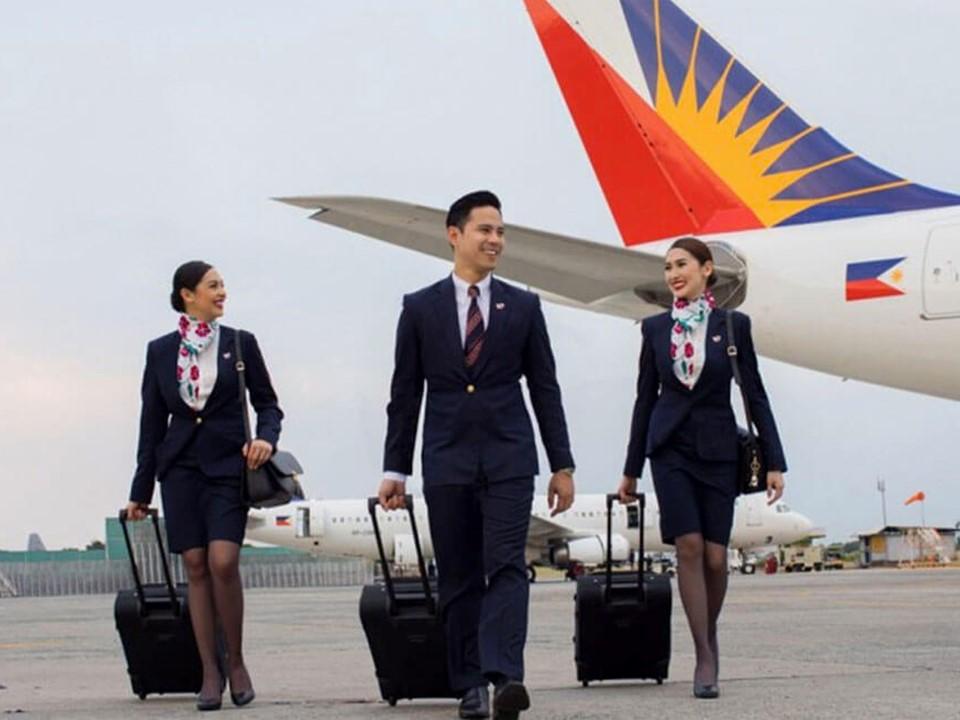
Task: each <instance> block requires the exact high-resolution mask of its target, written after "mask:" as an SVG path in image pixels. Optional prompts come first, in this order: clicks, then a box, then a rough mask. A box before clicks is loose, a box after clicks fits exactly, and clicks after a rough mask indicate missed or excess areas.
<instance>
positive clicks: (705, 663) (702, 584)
mask: <svg viewBox="0 0 960 720" xmlns="http://www.w3.org/2000/svg"><path fill="white" fill-rule="evenodd" d="M676 546H677V584H678V585H679V587H680V599H681V600H682V601H683V609H684V612H686V615H687V622H688V623H689V625H690V633H691V635H693V646H694V650H695V651H696V657H697V667H696V670H695V671H694V675H693V679H694V682H695V683H698V684H700V685H710V684H713V683H715V682H716V680H717V673H718V672H719V667H720V652H719V648H718V646H717V619H718V618H719V617H720V609H721V608H722V607H723V598H724V596H725V595H726V593H727V547H726V546H725V545H718V544H717V543H714V542H709V541H706V542H705V541H704V539H703V536H702V535H700V533H688V534H686V535H681V536H680V537H678V538H677V539H676Z"/></svg>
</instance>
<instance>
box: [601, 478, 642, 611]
mask: <svg viewBox="0 0 960 720" xmlns="http://www.w3.org/2000/svg"><path fill="white" fill-rule="evenodd" d="M633 497H634V498H636V499H637V500H638V501H639V502H640V513H639V515H640V516H639V517H638V518H637V525H639V526H640V545H638V546H637V587H638V589H639V591H640V602H645V601H646V599H647V598H646V595H647V589H646V588H645V587H644V585H643V564H644V557H643V553H644V547H643V539H644V538H643V516H644V511H645V510H646V508H647V496H646V495H644V494H643V493H633ZM619 499H620V495H618V494H617V493H609V494H608V495H607V562H606V576H607V577H606V595H607V597H610V589H611V588H612V587H613V504H614V503H615V502H617V501H618V500H619Z"/></svg>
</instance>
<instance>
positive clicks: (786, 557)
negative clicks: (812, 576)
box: [780, 545, 823, 572]
mask: <svg viewBox="0 0 960 720" xmlns="http://www.w3.org/2000/svg"><path fill="white" fill-rule="evenodd" d="M780 566H781V567H782V568H783V571H784V572H810V571H811V570H816V571H817V572H820V571H821V570H823V546H822V545H800V546H795V545H787V546H786V547H783V548H781V550H780Z"/></svg>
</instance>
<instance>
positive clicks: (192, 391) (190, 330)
mask: <svg viewBox="0 0 960 720" xmlns="http://www.w3.org/2000/svg"><path fill="white" fill-rule="evenodd" d="M218 330H219V326H218V325H217V321H216V320H213V321H211V322H209V323H206V322H200V321H199V320H196V319H194V318H192V317H190V316H189V315H181V316H180V327H179V331H180V352H179V353H177V383H178V385H179V387H180V397H181V398H183V401H184V402H185V403H186V404H187V405H189V406H190V407H192V408H193V409H194V410H200V409H201V407H202V405H201V402H200V364H199V362H198V358H199V355H200V353H202V352H203V351H204V350H205V349H206V348H207V347H208V346H209V345H210V343H211V342H213V340H214V339H215V338H216V337H217V331H218Z"/></svg>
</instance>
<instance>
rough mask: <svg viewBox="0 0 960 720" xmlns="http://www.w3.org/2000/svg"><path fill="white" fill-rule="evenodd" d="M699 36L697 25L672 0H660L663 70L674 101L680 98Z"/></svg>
mask: <svg viewBox="0 0 960 720" xmlns="http://www.w3.org/2000/svg"><path fill="white" fill-rule="evenodd" d="M696 34H697V24H696V23H695V22H694V21H693V20H691V19H690V18H689V17H687V15H686V13H684V12H683V10H681V9H680V8H678V7H677V6H676V5H674V4H673V3H672V2H670V0H660V48H661V51H662V53H663V70H664V73H665V74H666V76H667V82H668V83H669V84H670V89H671V90H672V91H673V99H674V101H676V100H677V99H678V98H679V97H680V91H681V90H682V89H683V81H684V79H685V78H686V77H687V70H688V69H689V68H690V54H691V53H692V52H693V40H694V37H695V36H696Z"/></svg>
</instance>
